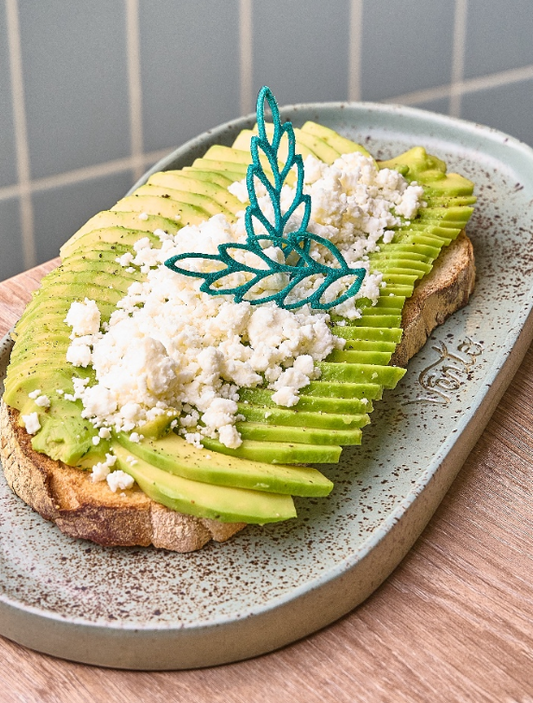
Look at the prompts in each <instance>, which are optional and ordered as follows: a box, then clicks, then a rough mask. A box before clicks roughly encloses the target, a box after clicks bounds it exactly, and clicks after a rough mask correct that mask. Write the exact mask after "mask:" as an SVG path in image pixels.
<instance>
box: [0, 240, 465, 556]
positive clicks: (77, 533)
mask: <svg viewBox="0 0 533 703" xmlns="http://www.w3.org/2000/svg"><path fill="white" fill-rule="evenodd" d="M474 280H475V265H474V253H473V248H472V243H471V242H470V240H469V239H468V237H467V236H466V234H465V233H464V232H462V233H461V234H460V235H459V237H458V238H457V239H456V240H455V241H454V242H453V243H452V244H451V245H450V246H449V247H447V248H446V249H444V250H443V251H442V252H441V255H440V256H439V258H438V260H437V262H436V263H435V266H434V267H433V269H432V271H431V273H430V274H428V275H427V276H426V277H424V278H423V279H422V280H421V281H420V283H419V285H418V286H417V287H416V288H415V292H414V294H413V296H412V297H411V298H410V299H409V300H408V301H406V304H405V306H404V310H403V316H402V326H403V328H404V335H403V339H402V341H401V343H400V344H399V345H398V347H397V349H396V352H395V354H394V356H393V359H392V362H391V363H393V364H394V365H397V366H404V365H406V364H407V362H408V361H409V359H410V358H411V357H412V356H414V354H416V352H417V351H418V350H419V349H420V348H421V347H422V346H423V345H424V343H425V342H426V340H427V338H428V336H429V335H430V334H431V332H432V330H433V329H435V327H436V326H437V325H439V324H442V323H443V322H444V321H445V320H446V318H447V317H449V316H450V315H451V314H452V313H453V312H454V311H455V310H458V309H459V308H461V307H463V306H464V305H466V303H467V302H468V298H469V296H470V294H471V292H472V290H473V288H474ZM17 415H18V413H17V411H15V410H12V409H11V408H8V407H7V406H6V405H5V404H4V403H3V402H2V407H1V410H0V431H1V443H0V459H1V461H2V465H3V469H4V474H5V476H6V480H7V482H8V484H9V486H10V487H11V488H12V490H13V491H14V492H15V493H16V494H17V495H18V496H20V498H22V500H24V501H25V502H26V503H27V504H28V505H30V506H31V507H32V508H33V509H34V510H36V511H37V512H38V513H40V514H41V515H42V516H43V517H44V518H46V519H47V520H51V521H52V522H55V523H56V525H57V526H58V527H59V529H60V530H61V531H62V532H64V533H65V534H67V535H69V536H71V537H77V538H84V539H89V540H92V541H93V542H97V543H98V544H101V545H105V546H133V545H139V546H148V545H150V544H153V545H154V546H155V547H161V548H165V549H169V550H172V551H176V552H191V551H194V550H196V549H200V548H201V547H203V546H204V545H205V544H206V543H207V542H209V541H210V540H212V539H213V540H216V541H218V542H223V541H225V540H227V539H229V538H230V537H231V536H232V535H234V534H235V533H236V532H239V531H240V530H241V529H243V527H245V525H244V524H242V523H238V524H228V523H221V522H216V521H214V520H207V519H201V518H196V517H192V516H190V515H182V514H180V513H177V512H174V511H172V510H169V509H168V508H165V507H164V506H162V505H159V504H158V503H155V502H154V501H153V500H151V499H150V498H148V496H147V495H145V494H144V493H143V492H142V491H141V490H140V489H138V488H133V489H131V490H129V491H128V492H127V494H126V493H113V492H112V491H110V490H109V488H108V486H107V483H106V482H100V483H93V482H92V481H91V480H90V478H89V474H88V472H85V471H80V470H79V469H75V468H72V467H70V466H66V465H65V464H62V463H60V462H57V461H54V460H52V459H50V458H49V457H47V456H45V455H43V454H39V453H37V452H35V451H33V449H32V448H31V439H30V436H29V435H28V434H27V433H26V432H25V430H23V429H22V428H21V427H19V425H18V423H17Z"/></svg>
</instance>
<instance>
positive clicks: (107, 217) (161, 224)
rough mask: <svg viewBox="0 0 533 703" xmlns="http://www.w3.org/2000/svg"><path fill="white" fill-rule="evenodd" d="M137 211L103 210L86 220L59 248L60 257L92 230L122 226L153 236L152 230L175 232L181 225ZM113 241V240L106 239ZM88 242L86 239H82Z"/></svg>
mask: <svg viewBox="0 0 533 703" xmlns="http://www.w3.org/2000/svg"><path fill="white" fill-rule="evenodd" d="M140 214H143V213H138V212H120V211H117V210H115V211H112V210H103V211H102V212H99V213H98V214H97V215H94V217H91V219H90V220H89V221H88V222H86V223H85V224H84V225H83V227H80V229H79V230H78V231H77V232H76V233H75V234H73V235H72V237H70V239H68V240H67V241H66V242H65V244H63V246H62V247H61V249H60V250H59V254H60V256H61V258H62V259H65V258H66V257H67V256H68V255H69V254H70V253H71V252H72V251H73V250H74V249H76V248H77V247H79V246H81V241H80V240H81V239H82V238H83V237H84V236H85V235H87V234H90V233H91V232H92V231H94V230H102V229H105V228H110V227H123V228H125V229H130V230H131V229H133V230H141V231H144V232H145V236H150V237H151V236H153V235H152V232H154V231H155V230H156V229H162V230H163V231H164V232H168V233H169V234H176V232H177V231H178V230H179V229H180V228H181V227H182V225H181V224H179V223H178V222H176V220H174V219H169V218H166V217H161V216H160V215H149V214H148V213H145V214H146V217H143V218H140V217H139V215H140ZM106 241H113V240H106ZM84 242H85V244H86V245H87V244H88V241H87V240H84Z"/></svg>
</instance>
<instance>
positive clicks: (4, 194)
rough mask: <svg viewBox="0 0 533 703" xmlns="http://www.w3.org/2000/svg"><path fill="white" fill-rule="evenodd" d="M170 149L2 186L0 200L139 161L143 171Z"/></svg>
mask: <svg viewBox="0 0 533 703" xmlns="http://www.w3.org/2000/svg"><path fill="white" fill-rule="evenodd" d="M170 151H171V149H159V150H158V151H152V152H149V153H146V154H141V155H140V157H135V158H134V157H132V156H128V157H126V158H124V159H115V160H114V161H106V162H104V163H102V164H96V165H95V166H84V167H83V168H79V169H76V170H74V171H66V172H63V173H59V174H57V175H56V176H46V177H44V178H38V179H36V180H34V181H32V182H31V183H29V184H27V185H25V186H24V187H22V186H21V184H16V185H11V186H4V187H3V188H0V201H2V200H7V199H9V198H15V197H20V196H21V195H22V194H23V193H35V192H41V191H43V190H50V189H51V188H58V187H62V186H66V185H71V184H73V183H80V182H82V181H88V180H91V179H93V178H101V177H105V176H112V175H114V174H117V173H121V172H123V171H128V170H133V169H134V168H135V167H136V166H137V165H138V164H139V163H140V164H141V167H142V170H143V173H144V170H145V169H146V167H147V166H151V165H152V164H153V163H155V162H156V161H159V159H162V158H163V157H164V156H167V155H168V154H169V153H170ZM141 175H142V174H141Z"/></svg>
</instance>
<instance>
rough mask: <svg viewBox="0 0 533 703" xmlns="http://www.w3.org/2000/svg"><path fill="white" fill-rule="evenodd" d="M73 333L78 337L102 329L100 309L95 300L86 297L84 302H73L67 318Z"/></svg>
mask: <svg viewBox="0 0 533 703" xmlns="http://www.w3.org/2000/svg"><path fill="white" fill-rule="evenodd" d="M65 322H66V323H67V325H69V326H70V327H72V333H73V334H74V335H76V336H78V337H81V336H82V335H86V334H96V333H97V332H98V330H99V329H100V310H99V309H98V305H97V304H96V303H95V301H94V300H89V299H88V298H85V301H84V302H83V303H72V305H71V306H70V309H69V311H68V313H67V316H66V318H65Z"/></svg>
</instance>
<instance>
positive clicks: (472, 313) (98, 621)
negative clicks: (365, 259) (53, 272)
mask: <svg viewBox="0 0 533 703" xmlns="http://www.w3.org/2000/svg"><path fill="white" fill-rule="evenodd" d="M282 116H283V117H284V118H290V119H292V121H293V122H294V124H295V125H296V126H298V125H300V124H302V123H303V122H304V121H305V120H307V119H312V120H316V121H319V122H322V123H324V124H326V125H329V126H330V127H332V128H334V129H336V130H338V131H339V132H341V133H342V134H344V135H346V136H348V137H350V138H352V139H355V140H356V141H359V142H361V143H363V144H364V145H365V146H366V147H367V148H368V149H369V150H370V151H371V152H372V153H373V154H374V156H377V157H379V158H387V157H390V156H393V155H395V154H398V153H400V152H401V151H403V150H405V149H408V148H409V147H411V146H414V145H423V146H425V147H426V149H427V150H428V151H429V152H431V153H434V154H436V155H438V156H439V157H440V158H443V159H445V160H446V162H447V163H448V165H449V168H450V170H457V171H459V172H460V173H463V174H464V175H466V176H468V177H469V178H471V179H472V180H474V181H475V182H476V184H477V195H478V197H479V201H478V207H477V211H476V213H475V215H474V217H473V219H472V221H471V224H470V225H469V228H468V230H469V234H470V236H471V238H472V239H473V241H474V246H475V250H476V260H477V271H478V282H477V288H476V291H475V293H474V295H473V297H472V299H471V302H470V304H469V305H468V307H467V308H465V309H463V310H461V311H460V312H458V313H457V314H455V315H454V316H453V317H452V318H450V319H449V320H448V321H447V322H446V323H445V324H444V325H443V326H442V327H440V328H438V329H437V331H436V332H435V334H434V335H433V336H432V338H431V339H430V341H429V342H428V343H427V345H426V346H425V348H424V349H423V350H422V351H421V352H420V353H419V354H418V355H417V356H416V358H415V359H413V361H412V362H411V363H410V365H409V369H408V373H407V374H406V376H405V377H404V379H403V380H402V382H401V383H400V384H399V386H398V387H397V389H396V390H395V391H394V392H389V393H388V394H386V396H385V398H384V400H383V401H382V402H381V403H378V404H376V405H377V407H376V411H375V412H374V414H373V421H372V424H371V425H370V427H368V428H366V429H365V435H364V445H363V447H362V448H355V449H351V450H345V451H344V453H343V458H342V461H341V463H340V464H339V465H338V466H331V467H327V468H326V473H327V474H328V475H329V476H330V477H331V478H332V479H333V480H334V482H335V489H334V492H333V493H332V495H331V496H330V497H329V498H328V499H320V500H299V501H298V511H299V517H298V518H297V519H296V520H292V521H290V522H287V523H285V524H279V525H269V526H266V527H264V528H261V527H248V528H247V529H246V530H245V531H244V532H243V533H241V534H239V535H237V536H236V537H235V538H234V539H232V540H231V541H230V542H228V543H226V544H223V545H217V544H211V545H209V546H207V547H206V548H204V549H203V550H202V551H200V552H196V553H193V554H187V555H180V554H175V553H171V552H166V551H157V550H155V549H151V548H150V549H140V548H139V549H134V548H115V549H104V548H100V547H98V546H96V545H94V544H91V543H89V542H81V541H74V540H72V539H69V538H68V537H65V536H64V535H62V534H61V533H60V532H59V531H58V530H57V529H56V528H55V527H54V526H52V525H51V524H49V523H47V522H46V521H44V520H42V519H41V518H40V517H39V516H38V515H36V514H35V513H33V512H32V511H31V510H30V509H29V508H27V507H26V506H25V505H24V504H22V502H21V501H20V500H18V499H17V498H16V497H14V496H13V495H12V494H11V492H10V491H9V489H8V488H7V487H6V485H5V482H4V481H3V479H2V483H1V485H0V502H1V506H0V531H1V533H0V540H1V563H0V590H1V596H0V615H1V617H0V631H1V634H3V635H5V636H7V637H9V638H11V639H13V640H15V641H17V642H20V643H22V644H25V645H27V646H28V647H32V648H34V649H37V650H39V651H42V652H47V653H50V654H53V655H56V656H59V657H64V658H67V659H73V660H76V661H80V662H85V663H90V664H98V665H102V666H111V667H123V668H133V669H173V668H190V667H201V666H210V665H214V664H221V663H224V662H230V661H237V660H239V659H243V658H246V657H251V656H254V655H258V654H261V653H264V652H268V651H270V650H272V649H275V648H277V647H280V646H282V645H285V644H287V643H289V642H292V641H294V640H297V639H298V638H300V637H303V636H304V635H308V634H310V633H312V632H314V631H315V630H317V629H319V628H321V627H323V626H325V625H327V624H328V623H331V622H333V621H334V620H335V619H337V618H339V617H340V616H341V615H343V614H345V613H346V612H348V611H349V610H351V609H352V608H354V607H355V606H356V605H357V604H358V603H360V602H361V601H362V600H364V599H365V598H366V597H367V596H368V595H369V594H370V593H371V592H372V591H373V590H374V589H375V588H376V587H377V586H378V585H379V584H380V583H381V582H382V581H383V580H384V579H385V578H386V576H387V575H388V574H389V573H390V572H391V571H392V569H394V567H395V566H396V565H397V564H398V562H399V561H400V560H401V559H402V557H403V556H404V555H405V554H406V552H407V551H408V549H409V548H410V546H411V545H412V544H413V542H414V541H415V539H416V538H417V537H418V535H419V534H420V532H421V531H422V529H423V527H424V525H425V524H426V523H427V521H428V520H429V518H430V517H431V515H432V514H433V512H434V510H435V509H436V507H437V505H438V504H439V502H440V500H441V499H442V497H443V496H444V494H445V492H446V490H447V489H448V487H449V486H450V484H451V482H452V481H453V478H454V477H455V475H456V473H457V472H458V470H459V469H460V467H461V465H462V463H463V461H464V459H465V457H466V456H467V455H468V453H469V451H470V450H471V448H472V447H473V445H474V443H475V441H476V439H477V438H478V436H479V435H480V433H481V431H482V429H483V427H484V426H485V424H486V422H487V420H488V418H489V417H490V414H491V412H492V411H493V409H494V407H495V405H496V403H497V402H498V399H499V398H500V396H501V394H502V393H503V391H504V389H505V387H506V386H507V384H508V383H509V381H510V379H511V377H512V375H513V373H514V371H515V370H516V368H517V366H518V365H519V363H520V361H521V359H522V356H523V354H524V353H525V350H526V349H527V347H528V345H529V343H530V341H531V338H532V336H533V316H531V315H530V311H531V307H532V287H533V286H532V283H533V271H532V269H531V265H530V260H531V257H530V250H531V249H530V248H531V240H532V223H531V214H530V213H531V198H532V193H533V151H532V150H531V149H529V147H526V146H525V145H523V144H520V143H519V142H517V141H516V140H514V139H512V138H510V137H507V136H506V135H504V134H501V133H499V132H496V131H494V130H490V129H488V128H485V127H480V126H478V125H473V124H469V123H466V122H462V121H458V120H454V119H451V118H448V117H443V116H440V115H434V114H430V113H427V112H422V111H419V110H415V109H409V108H402V107H396V106H387V105H371V104H352V105H348V104H346V105H307V106H299V107H289V108H286V109H284V110H282ZM252 121H253V118H247V119H242V120H238V121H235V122H232V123H230V124H227V125H224V126H222V127H220V128H218V129H216V130H213V131H212V132H210V133H208V134H206V135H203V136H201V137H199V138H198V139H195V140H193V141H192V142H189V143H188V144H186V145H185V146H183V147H181V148H180V149H178V150H177V151H176V152H174V153H173V154H171V155H170V156H169V157H168V158H166V159H164V160H163V161H162V162H160V163H159V164H158V165H157V166H156V167H155V169H157V170H158V169H161V168H179V167H181V166H184V165H186V164H189V163H190V162H191V161H192V160H193V159H194V158H195V157H196V156H199V155H200V154H202V153H203V152H204V151H205V149H206V148H207V147H208V146H209V145H210V144H212V143H216V142H219V143H225V144H230V143H231V141H232V139H233V138H234V136H235V135H236V134H237V133H238V131H239V130H240V129H242V128H243V127H245V126H249V125H250V124H251V123H252ZM153 170H154V169H153ZM143 180H144V179H143ZM8 356H9V345H8V343H7V342H6V343H5V344H4V348H3V354H2V357H1V368H2V370H3V369H5V366H6V363H7V360H8Z"/></svg>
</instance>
